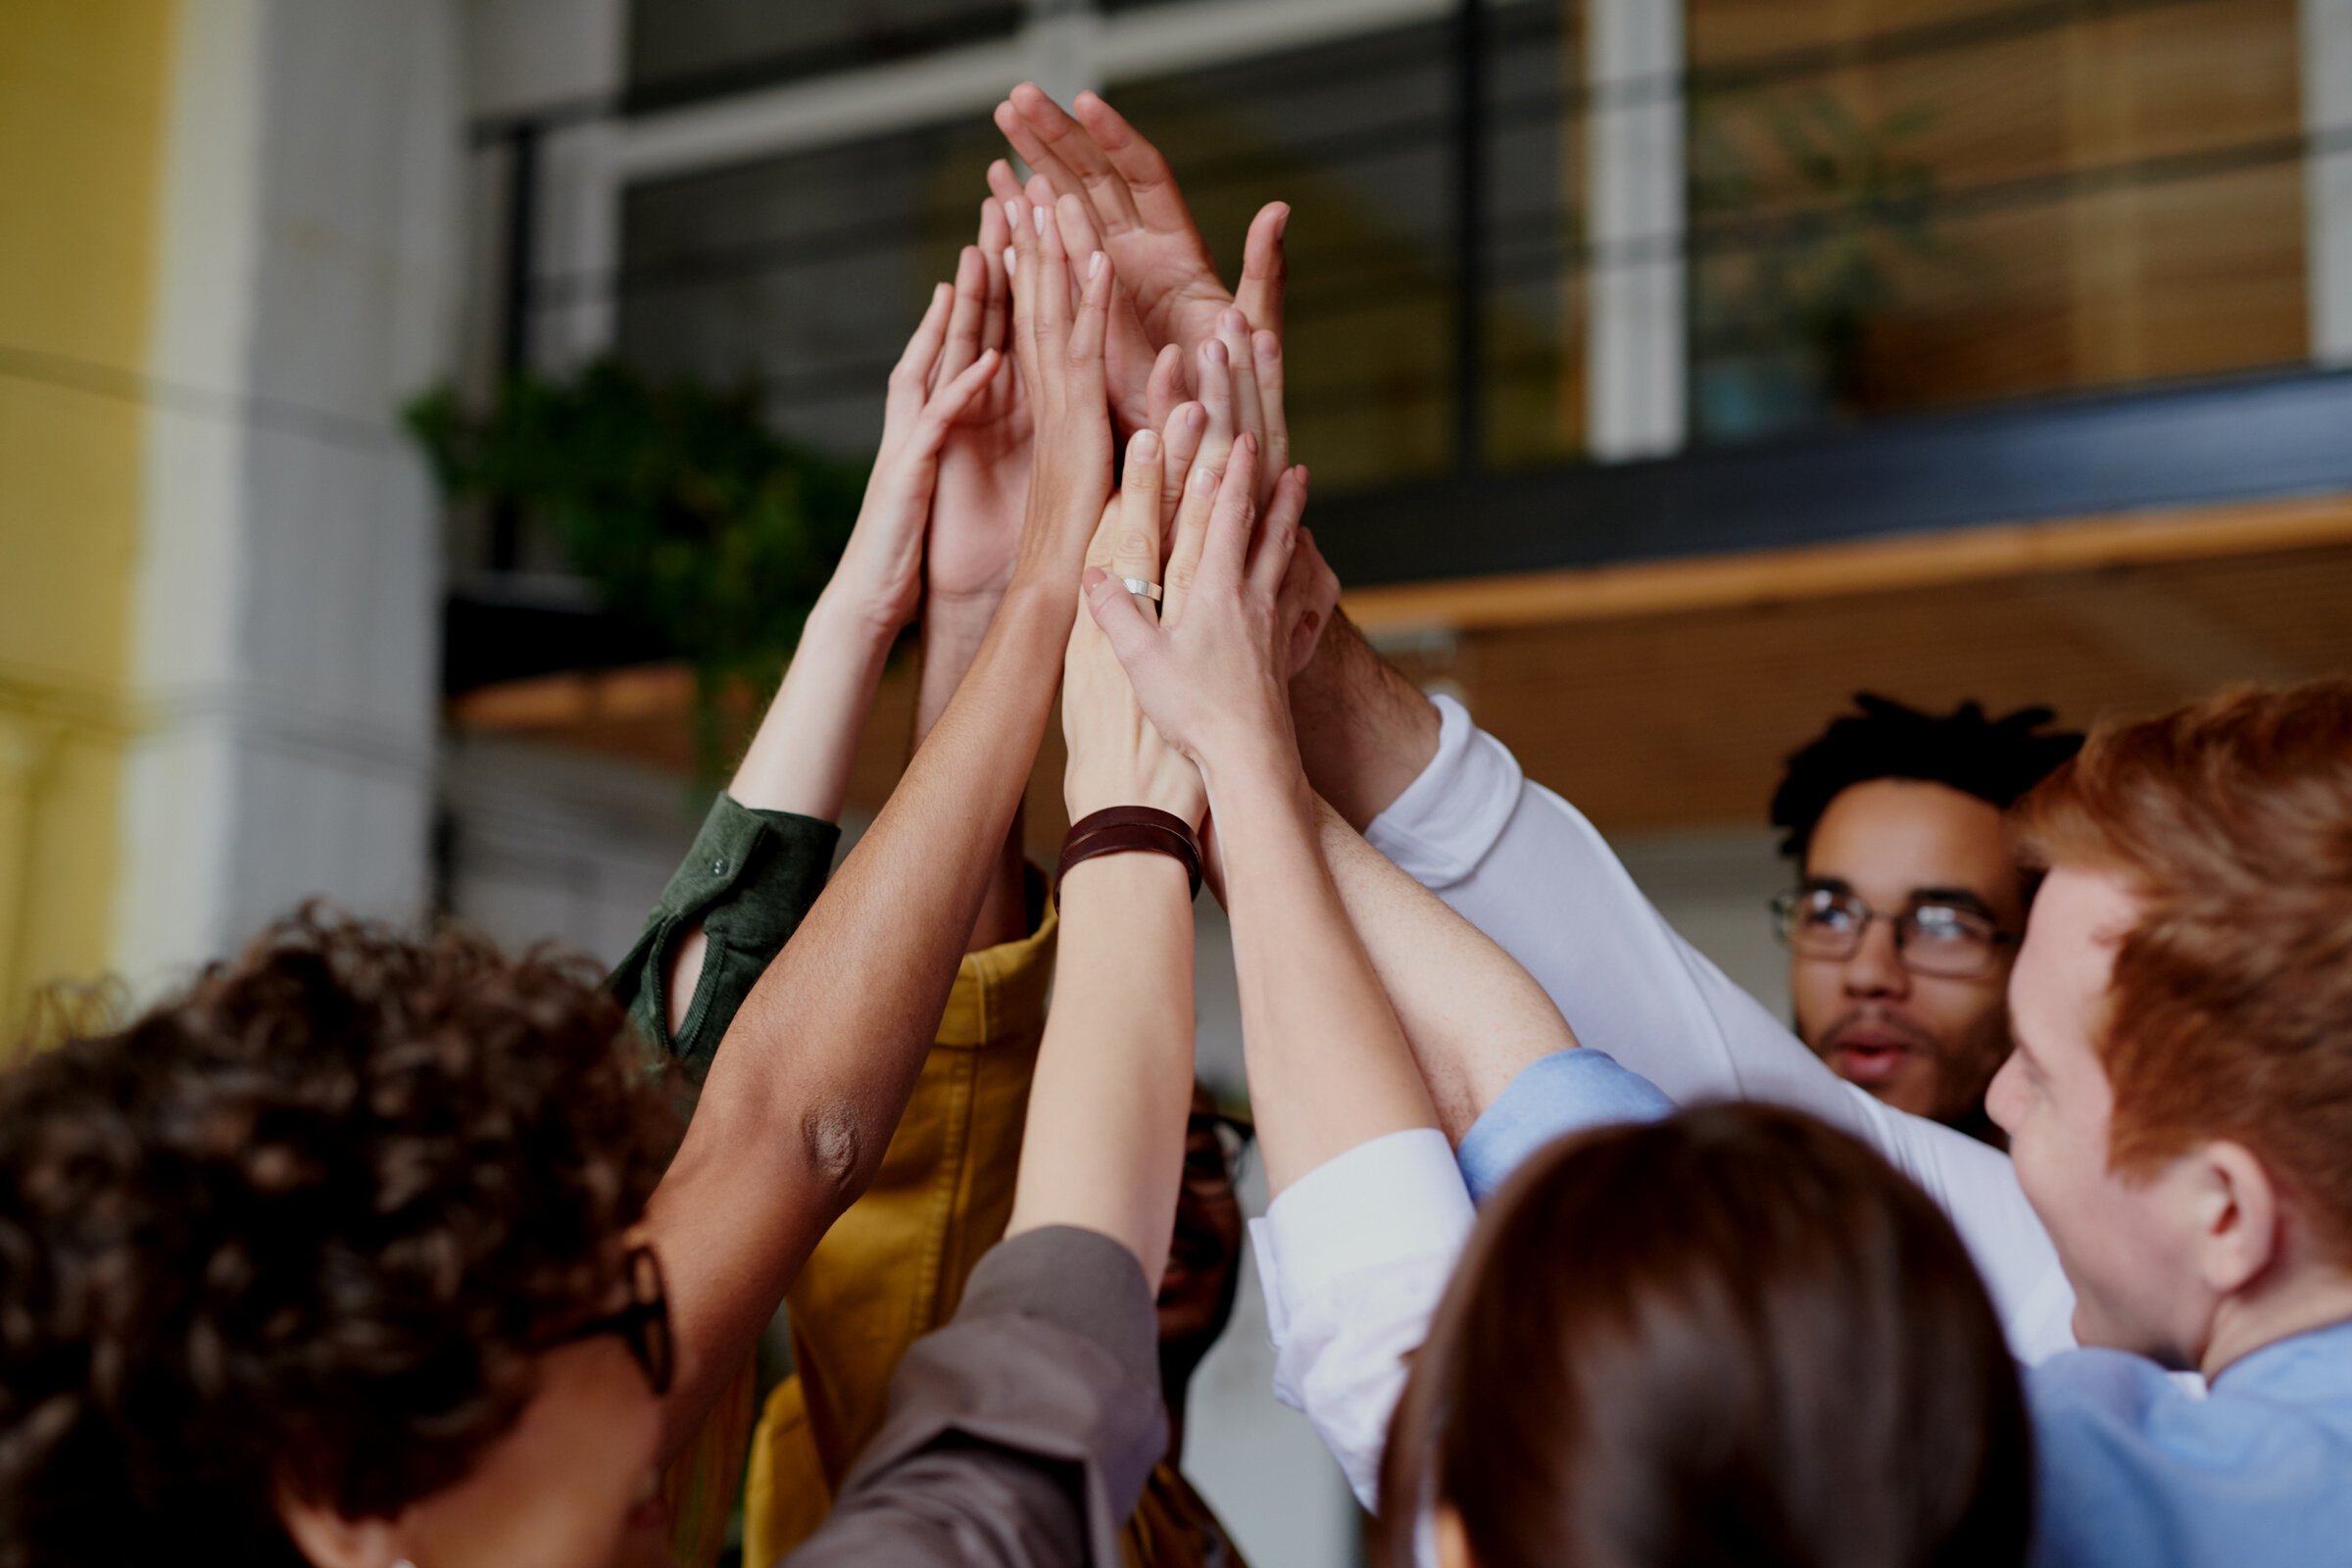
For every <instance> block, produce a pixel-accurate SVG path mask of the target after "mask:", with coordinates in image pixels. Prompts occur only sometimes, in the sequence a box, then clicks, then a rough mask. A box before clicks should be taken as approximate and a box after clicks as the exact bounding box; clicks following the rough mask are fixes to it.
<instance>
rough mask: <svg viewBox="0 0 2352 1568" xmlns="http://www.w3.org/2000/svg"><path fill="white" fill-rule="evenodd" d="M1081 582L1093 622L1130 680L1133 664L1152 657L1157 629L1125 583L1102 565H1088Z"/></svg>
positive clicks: (1132, 674)
mask: <svg viewBox="0 0 2352 1568" xmlns="http://www.w3.org/2000/svg"><path fill="white" fill-rule="evenodd" d="M1083 582H1084V586H1085V593H1086V608H1087V609H1089V610H1091V611H1093V612H1094V615H1095V624H1096V625H1098V626H1100V627H1102V628H1103V636H1104V637H1106V638H1108V639H1109V640H1110V651H1111V652H1112V653H1113V654H1116V655H1117V656H1118V660H1119V664H1120V667H1121V668H1123V669H1125V670H1126V671H1127V678H1128V679H1129V680H1133V679H1134V678H1135V671H1136V666H1137V665H1139V664H1142V663H1144V662H1148V661H1149V660H1150V659H1151V658H1152V653H1153V651H1154V648H1155V646H1156V644H1157V643H1158V641H1159V629H1158V628H1157V627H1155V626H1154V625H1152V622H1151V621H1150V620H1148V619H1147V618H1145V615H1144V613H1143V611H1142V609H1141V608H1139V607H1138V606H1137V604H1136V602H1135V596H1134V595H1132V594H1130V593H1129V592H1128V591H1127V588H1126V585H1125V584H1124V583H1122V582H1120V581H1119V579H1118V578H1116V577H1113V576H1112V575H1111V574H1110V573H1109V572H1107V571H1104V570H1103V568H1102V567H1100V566H1089V567H1087V568H1086V576H1085V577H1084V579H1083Z"/></svg>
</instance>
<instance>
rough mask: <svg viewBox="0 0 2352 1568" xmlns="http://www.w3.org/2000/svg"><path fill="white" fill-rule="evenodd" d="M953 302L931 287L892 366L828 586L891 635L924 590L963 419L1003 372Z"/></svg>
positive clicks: (951, 292)
mask: <svg viewBox="0 0 2352 1568" xmlns="http://www.w3.org/2000/svg"><path fill="white" fill-rule="evenodd" d="M956 302H957V295H956V290H955V289H952V288H950V287H949V285H947V284H945V283H942V284H940V285H939V287H938V288H937V289H935V290H934V291H933V292H932V296H931V308H930V309H929V310H928V311H926V312H925V313H924V315H923V319H922V322H921V324H920V325H918V326H917V327H916V328H915V329H914V336H913V337H911V338H909V339H908V340H907V350H906V352H905V353H904V354H902V355H901V356H900V357H899V363H898V365H897V366H896V367H895V368H893V369H892V370H891V372H890V389H889V393H888V396H887V397H886V399H885V400H884V403H883V414H882V445H881V450H880V453H879V454H878V455H877V456H876V457H875V459H874V468H873V473H872V475H871V476H870V477H869V478H868V479H867V480H866V486H865V501H864V504H863V505H862V506H861V507H860V508H859V509H858V522H857V526H856V527H855V528H854V529H852V530H851V533H850V542H849V545H848V546H847V547H846V548H845V549H844V550H843V551H842V556H841V562H840V564H839V565H838V566H836V567H835V568H834V573H833V581H832V583H831V584H830V585H828V586H827V588H826V590H825V591H826V594H827V596H828V597H833V598H837V600H838V601H839V602H841V603H844V604H846V605H848V606H850V607H853V609H854V611H855V613H857V614H858V615H859V617H860V618H861V619H862V620H863V621H864V622H866V623H867V624H868V625H870V626H871V627H872V628H873V629H874V630H876V631H878V632H880V633H881V634H883V635H884V636H885V637H887V636H888V635H890V634H894V633H896V632H897V631H898V629H899V628H900V627H902V626H904V625H906V624H907V621H908V620H910V619H911V618H913V615H914V608H915V605H916V602H917V601H918V599H919V598H920V596H921V592H922V582H923V571H922V566H923V525H924V521H925V519H926V518H928V517H929V516H930V515H931V507H932V498H933V493H934V488H935V485H936V482H937V480H938V478H939V476H940V467H941V459H942V453H943V449H944V448H945V447H946V446H947V444H948V440H949V436H950V433H951V432H952V431H953V430H954V429H955V428H956V422H957V421H958V420H959V419H961V418H962V417H964V416H965V415H966V413H967V412H968V411H969V410H970V409H971V408H972V407H973V405H974V404H975V403H976V402H977V401H978V400H979V398H980V395H981V393H982V392H983V391H984V390H985V389H986V388H987V387H988V386H989V384H990V383H991V382H992V381H994V380H996V379H999V377H998V369H999V368H1000V366H1001V365H1002V364H1003V355H1002V354H1001V353H1000V352H999V351H998V350H997V349H995V348H980V347H978V346H977V337H978V326H977V323H976V322H975V323H974V325H973V327H972V330H971V332H970V333H968V334H963V333H960V331H959V323H957V322H956V321H955V320H954V318H956V316H958V315H959V314H960V312H959V309H958V307H957V303H956ZM1006 379H1008V377H1007V378H1006Z"/></svg>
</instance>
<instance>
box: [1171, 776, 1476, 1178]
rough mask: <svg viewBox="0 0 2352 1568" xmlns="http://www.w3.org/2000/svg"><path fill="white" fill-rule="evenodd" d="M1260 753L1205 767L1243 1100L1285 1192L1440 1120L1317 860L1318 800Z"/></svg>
mask: <svg viewBox="0 0 2352 1568" xmlns="http://www.w3.org/2000/svg"><path fill="white" fill-rule="evenodd" d="M1267 750H1268V751H1269V752H1272V753H1273V754H1274V755H1272V756H1263V757H1250V758H1247V759H1245V760H1243V761H1242V762H1241V763H1240V765H1237V766H1234V767H1231V768H1228V769H1224V770H1221V771H1220V770H1216V769H1213V768H1212V769H1210V770H1207V777H1208V788H1209V801H1210V809H1212V810H1213V811H1214V812H1215V813H1216V817H1217V831H1218V834H1219V836H1220V838H1221V839H1222V841H1223V845H1224V857H1225V866H1226V894H1227V909H1228V911H1229V913H1230V915H1231V917H1232V923H1233V952H1234V964H1235V968H1236V970H1237V971H1238V974H1239V977H1240V982H1241V999H1242V1030H1243V1037H1244V1041H1245V1046H1246V1054H1247V1061H1248V1066H1249V1074H1250V1106H1251V1109H1252V1111H1253V1112H1254V1113H1255V1115H1256V1118H1257V1126H1258V1139H1259V1143H1260V1145H1261V1146H1262V1147H1263V1148H1264V1150H1265V1153H1266V1175H1267V1181H1268V1183H1269V1185H1270V1187H1271V1188H1272V1189H1273V1191H1275V1192H1276V1193H1280V1192H1281V1191H1283V1190H1284V1189H1285V1188H1287V1187H1288V1186H1290V1184H1291V1183H1293V1182H1294V1181H1296V1180H1298V1179H1299V1177H1300V1176H1303V1175H1304V1174H1306V1173H1307V1172H1308V1171H1311V1170H1313V1169H1314V1168H1315V1167H1316V1166H1318V1165H1320V1164H1322V1163H1323V1162H1324V1161H1326V1160H1328V1159H1330V1158H1332V1157H1333V1156H1335V1155H1337V1154H1341V1153H1344V1152H1347V1151H1348V1150H1349V1149H1352V1148H1354V1147H1355V1146H1357V1145H1358V1144H1361V1143H1364V1142H1366V1141H1368V1140H1370V1139H1374V1138H1379V1137H1382V1136H1385V1135H1386V1134H1389V1133H1393V1132H1400V1131H1403V1130H1405V1129H1407V1128H1412V1127H1428V1126H1434V1125H1436V1112H1435V1111H1434V1109H1433V1108H1432V1106H1431V1104H1430V1101H1429V1095H1428V1091H1427V1090H1426V1089H1425V1088H1424V1087H1423V1085H1422V1082H1421V1077H1420V1074H1419V1073H1418V1072H1417V1071H1416V1070H1415V1068H1414V1066H1413V1061H1412V1057H1411V1055H1410V1054H1409V1053H1408V1051H1407V1049H1406V1047H1405V1043H1404V1038H1403V1035H1402V1033H1401V1032H1400V1031H1399V1030H1398V1028H1397V1019H1396V1017H1395V1015H1394V1014H1392V1013H1391V1012H1390V1010H1389V1005H1388V1002H1387V1000H1386V998H1385V997H1384V996H1383V995H1382V992H1381V989H1380V983H1379V979H1378V976H1377V975H1376V974H1375V973H1374V971H1373V968H1372V963H1371V960H1370V959H1369V958H1368V957H1367V956H1366V955H1365V953H1364V949H1363V946H1362V944H1361V943H1360V942H1359V941H1358V940H1357V938H1356V935H1355V932H1354V930H1353V929H1352V928H1351V927H1350V926H1349V925H1348V917H1347V914H1346V911H1345V909H1344V907H1342V905H1341V902H1340V895H1339V891H1338V889H1337V888H1336V887H1335V886H1334V885H1333V883H1332V879H1331V874H1330V872H1329V870H1328V869H1327V867H1326V866H1325V864H1324V861H1323V856H1322V853H1321V851H1320V849H1319V847H1318V844H1317V827H1316V808H1315V804H1314V797H1313V795H1312V793H1311V792H1310V791H1309V790H1308V789H1307V786H1306V781H1305V780H1304V778H1302V777H1301V776H1300V775H1299V772H1298V770H1297V768H1296V766H1295V765H1291V766H1288V767H1286V766H1285V765H1284V763H1283V761H1282V760H1281V759H1280V756H1279V749H1278V748H1274V747H1271V746H1269V747H1268V748H1267Z"/></svg>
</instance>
